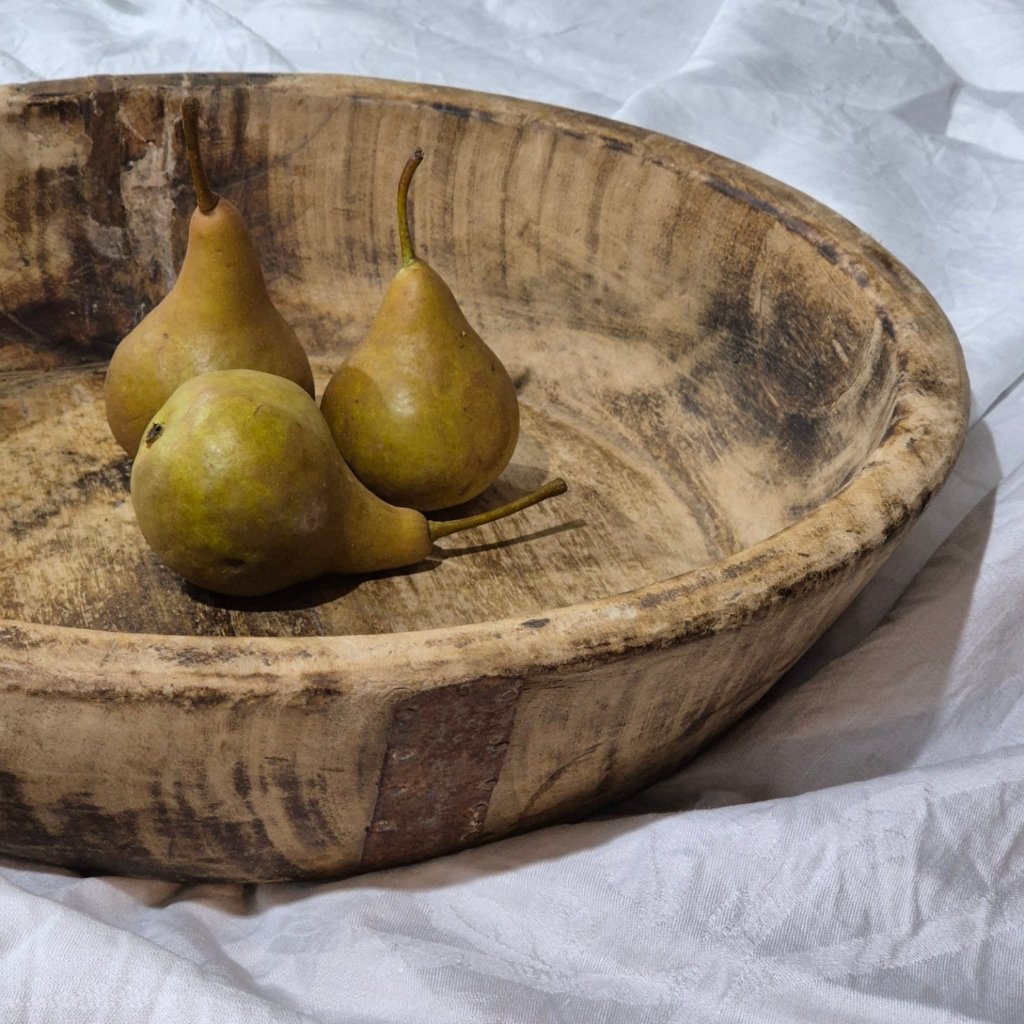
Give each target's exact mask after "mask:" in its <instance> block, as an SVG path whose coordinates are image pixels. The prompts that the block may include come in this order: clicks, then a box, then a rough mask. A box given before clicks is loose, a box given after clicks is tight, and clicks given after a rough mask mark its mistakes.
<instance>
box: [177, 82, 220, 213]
mask: <svg viewBox="0 0 1024 1024" xmlns="http://www.w3.org/2000/svg"><path fill="white" fill-rule="evenodd" d="M181 127H182V129H183V130H184V132H185V155H186V156H187V157H188V166H189V169H190V170H191V171H192V187H193V188H194V189H195V191H196V205H197V206H198V207H199V209H200V210H201V211H202V212H203V213H212V212H213V210H215V209H216V207H217V203H219V202H220V196H219V195H217V193H216V192H214V191H213V189H212V188H210V181H209V179H208V178H207V177H206V170H205V169H204V167H203V159H202V157H201V156H200V153H199V100H197V99H196V98H195V97H194V96H186V97H185V99H183V100H182V101H181Z"/></svg>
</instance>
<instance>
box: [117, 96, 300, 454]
mask: <svg viewBox="0 0 1024 1024" xmlns="http://www.w3.org/2000/svg"><path fill="white" fill-rule="evenodd" d="M181 113H182V124H183V127H184V135H185V149H186V153H187V155H188V160H189V165H190V169H191V173H192V182H193V185H194V187H195V193H196V202H197V206H196V210H195V212H194V213H193V214H192V219H191V221H190V222H189V231H188V247H187V249H186V251H185V258H184V261H183V262H182V265H181V270H180V272H179V274H178V278H177V280H176V281H175V283H174V286H173V287H172V288H171V290H170V291H169V292H168V293H167V295H166V296H165V297H164V299H163V300H162V301H161V302H160V303H159V304H158V305H157V306H155V307H154V308H153V309H152V310H151V311H150V312H149V313H148V314H147V315H146V316H145V317H144V318H143V320H142V321H141V322H140V323H139V324H138V325H137V326H136V327H135V328H134V330H132V332H131V333H130V334H128V335H127V336H126V337H125V338H124V339H123V340H122V341H121V343H120V344H119V345H118V346H117V348H116V349H115V351H114V355H113V357H112V358H111V360H110V366H109V368H108V370H107V379H106V389H105V399H106V409H107V422H108V423H109V424H110V429H111V431H112V432H113V434H114V437H115V438H116V439H117V441H118V443H119V444H120V445H121V447H122V448H124V450H125V451H126V452H128V454H129V455H135V453H136V451H137V450H138V447H139V441H140V439H141V437H142V434H143V431H144V430H145V429H146V424H147V423H148V422H149V420H150V419H151V418H152V416H153V414H154V413H155V412H156V411H157V409H159V408H160V406H161V405H163V403H164V402H165V401H166V400H167V399H168V398H169V397H170V396H171V394H172V393H173V391H174V389H175V388H176V387H177V386H178V385H179V384H181V383H182V382H184V381H185V380H187V379H188V378H190V377H193V376H195V375H196V374H199V373H203V372H205V371H208V370H219V369H231V368H236V367H248V368H250V369H255V370H263V371H266V372H267V373H274V374H278V375H279V376H282V377H287V378H289V379H290V380H293V381H295V382H296V383H297V384H299V385H300V386H301V387H303V388H305V390H306V391H308V392H309V394H310V395H312V394H313V374H312V371H311V370H310V366H309V360H308V359H307V358H306V353H305V352H304V351H303V348H302V346H301V345H300V343H299V341H298V339H297V338H296V336H295V332H294V331H293V330H292V329H291V327H290V326H289V325H288V324H287V323H286V322H285V320H284V318H283V317H282V316H281V314H280V313H279V312H278V311H277V309H276V307H275V306H274V304H273V302H272V301H271V299H270V295H269V294H268V293H267V286H266V283H265V281H264V279H263V273H262V271H261V269H260V264H259V260H258V259H257V256H256V250H255V248H254V246H253V242H252V237H251V236H250V234H249V230H248V228H247V227H246V225H245V221H244V220H243V218H242V215H241V213H240V212H239V210H238V208H237V207H236V206H235V205H234V204H233V203H231V202H230V201H229V200H227V199H224V198H223V197H222V196H218V195H217V194H216V193H215V192H214V191H213V190H212V189H211V187H210V184H209V181H208V180H207V177H206V173H205V171H204V169H203V164H202V159H201V157H200V151H199V140H198V121H199V103H198V101H196V100H195V99H194V98H192V97H189V98H188V99H186V100H185V101H184V102H183V103H182V108H181Z"/></svg>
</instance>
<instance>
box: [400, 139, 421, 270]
mask: <svg viewBox="0 0 1024 1024" xmlns="http://www.w3.org/2000/svg"><path fill="white" fill-rule="evenodd" d="M422 160H423V150H422V149H417V150H416V152H415V153H413V155H412V156H411V157H409V159H408V160H407V161H406V163H405V168H404V170H403V171H402V177H401V178H399V180H398V238H399V241H400V242H401V243H402V266H403V267H408V266H410V265H411V264H412V263H413V262H414V261H415V259H416V253H415V252H414V251H413V248H412V238H410V236H409V185H410V183H411V182H412V176H413V175H414V174H415V173H416V168H417V167H419V165H420V163H421V161H422Z"/></svg>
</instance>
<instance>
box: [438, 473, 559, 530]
mask: <svg viewBox="0 0 1024 1024" xmlns="http://www.w3.org/2000/svg"><path fill="white" fill-rule="evenodd" d="M567 489H568V488H567V486H566V483H565V481H564V480H563V479H562V478H561V477H557V478H556V479H554V480H549V481H548V482H547V483H546V484H544V486H543V487H539V488H538V489H537V490H535V491H532V492H531V493H530V494H524V495H523V496H522V497H521V498H516V500H515V501H510V502H509V503H508V504H507V505H499V506H498V507H497V508H492V509H488V510H487V511H486V512H481V513H479V514H478V515H475V516H466V517H465V518H463V519H449V520H448V521H447V522H443V523H441V522H437V521H435V520H433V519H428V520H427V526H428V528H429V530H430V539H431V540H437V539H438V537H447V536H449V534H452V533H461V532H462V531H463V530H472V529H473V527H474V526H483V525H484V523H493V522H494V521H495V519H504V518H505V516H510V515H512V513H513V512H521V511H522V510H523V509H524V508H529V507H530V506H531V505H536V504H537V503H538V502H541V501H544V500H546V499H547V498H553V497H555V495H556V494H565V492H566V490H567Z"/></svg>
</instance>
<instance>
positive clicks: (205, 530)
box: [131, 370, 566, 597]
mask: <svg viewBox="0 0 1024 1024" xmlns="http://www.w3.org/2000/svg"><path fill="white" fill-rule="evenodd" d="M565 489H566V488H565V483H564V482H563V481H562V480H553V481H551V482H550V483H548V484H546V485H545V486H544V487H541V488H540V489H539V490H537V491H534V492H533V493H531V494H528V495H526V496H525V497H523V498H520V499H519V500H518V501H514V502H511V503H509V504H508V505H504V506H502V507H501V508H497V509H492V510H491V511H488V512H484V513H481V514H479V515H476V516H470V517H467V518H464V519H456V520H450V521H448V522H432V521H430V520H428V519H427V518H426V517H424V516H423V515H422V514H421V513H420V512H417V511H415V510H413V509H410V508H399V507H396V506H394V505H391V504H388V503H387V502H385V501H383V500H381V499H380V498H378V497H376V495H374V494H373V493H371V492H370V491H368V490H367V489H366V488H365V487H364V486H363V485H362V484H361V483H360V482H359V481H358V480H357V479H356V477H355V476H354V475H353V473H352V471H351V470H350V469H349V468H348V466H347V465H346V463H345V460H344V459H343V458H342V457H341V454H340V452H339V451H338V449H337V446H336V445H335V443H334V440H333V438H332V437H331V432H330V430H328V428H327V424H326V422H325V421H324V419H323V416H321V414H320V410H319V409H318V408H317V405H316V402H315V401H314V400H313V399H312V398H311V397H310V396H309V394H308V393H307V392H306V391H305V390H304V389H303V388H301V387H299V385H297V384H295V383H293V382H292V381H289V380H286V379H285V378H283V377H279V376H277V375H275V374H268V373H263V372H261V371H258V370H215V371H212V372H210V373H204V374H201V375H199V376H197V377H192V378H190V379H189V380H187V381H186V382H185V383H184V384H182V385H181V386H180V387H179V388H178V389H177V390H176V391H175V392H174V394H173V395H171V397H170V398H169V399H168V400H167V402H166V403H165V404H164V405H163V406H162V407H161V408H160V410H159V411H158V412H157V414H156V416H154V417H153V419H152V420H151V421H150V423H149V424H148V425H147V427H146V430H145V433H144V437H143V441H142V444H141V445H140V446H139V451H138V454H137V456H136V457H135V461H134V464H133V466H132V475H131V498H132V505H133V507H134V509H135V516H136V519H137V521H138V524H139V527H140V529H141V530H142V533H143V536H144V537H145V539H146V541H147V542H148V543H149V545H150V547H152V549H153V550H154V551H155V552H156V554H157V556H158V557H159V558H160V560H161V561H162V562H164V564H165V565H167V566H168V567H169V568H171V569H173V570H174V571H175V572H176V573H178V574H179V575H181V576H183V577H184V578H185V579H187V580H189V581H190V582H192V583H194V584H196V585H198V586H200V587H205V588H206V589H208V590H212V591H216V592H218V593H222V594H229V595H233V596H246V597H251V596H258V595H263V594H268V593H271V592H272V591H275V590H279V589H281V588H283V587H287V586H289V585H291V584H293V583H298V582H301V581H304V580H311V579H314V578H316V577H318V576H322V575H325V574H329V573H366V572H375V571H378V570H382V569H393V568H398V567H400V566H405V565H412V564H415V563H416V562H419V561H421V560H422V559H424V558H426V556H427V555H429V554H430V552H431V549H432V547H433V543H434V541H435V540H436V539H437V538H438V537H444V536H447V535H448V534H451V533H456V532H458V531H460V530H466V529H469V528H471V527H474V526H479V525H482V524H483V523H486V522H491V521H493V520H494V519H498V518H501V517H502V516H506V515H510V514H511V513H513V512H517V511H519V510H520V509H523V508H527V507H529V506H530V505H533V504H536V503H537V502H538V501H543V500H544V499H545V498H548V497H551V496H553V495H555V494H561V493H563V492H564V491H565Z"/></svg>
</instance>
